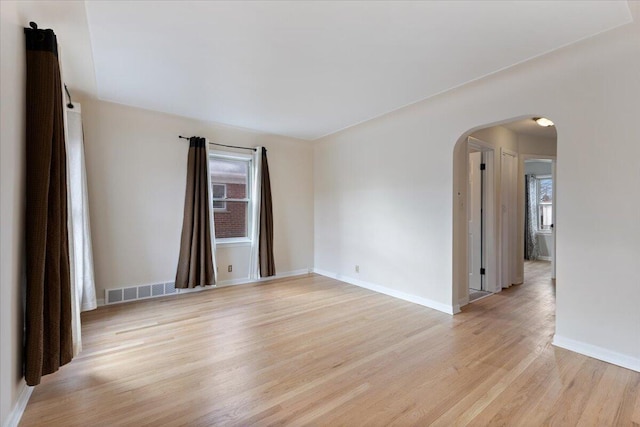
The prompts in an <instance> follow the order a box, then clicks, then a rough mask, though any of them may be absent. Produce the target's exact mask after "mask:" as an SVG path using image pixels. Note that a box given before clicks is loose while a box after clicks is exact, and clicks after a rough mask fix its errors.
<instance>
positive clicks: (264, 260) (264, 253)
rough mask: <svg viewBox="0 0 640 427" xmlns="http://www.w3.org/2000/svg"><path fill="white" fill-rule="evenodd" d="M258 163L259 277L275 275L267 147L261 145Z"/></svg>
mask: <svg viewBox="0 0 640 427" xmlns="http://www.w3.org/2000/svg"><path fill="white" fill-rule="evenodd" d="M261 151H262V156H261V157H262V158H261V165H260V172H261V174H260V236H259V238H258V241H259V243H258V253H259V259H260V277H269V276H275V274H276V263H275V259H274V258H273V206H272V205H273V202H272V200H271V179H270V177H269V162H268V161H267V149H266V148H264V147H262V150H261Z"/></svg>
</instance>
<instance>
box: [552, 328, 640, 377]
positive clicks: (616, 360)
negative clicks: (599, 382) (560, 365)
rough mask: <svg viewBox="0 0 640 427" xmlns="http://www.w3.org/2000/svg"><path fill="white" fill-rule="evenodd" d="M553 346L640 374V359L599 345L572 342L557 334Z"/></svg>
mask: <svg viewBox="0 0 640 427" xmlns="http://www.w3.org/2000/svg"><path fill="white" fill-rule="evenodd" d="M552 344H553V345H555V346H556V347H560V348H564V349H566V350H571V351H575V352H576V353H580V354H583V355H585V356H589V357H593V358H595V359H598V360H602V361H605V362H607V363H612V364H614V365H618V366H622V367H623V368H627V369H631V370H632V371H636V372H640V358H636V357H632V356H628V355H626V354H621V353H617V352H615V351H611V350H608V349H606V348H603V347H599V346H597V345H593V344H587V343H585V342H582V341H576V340H572V339H571V338H565V337H563V336H560V335H558V334H555V335H554V336H553V343H552Z"/></svg>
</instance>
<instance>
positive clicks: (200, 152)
mask: <svg viewBox="0 0 640 427" xmlns="http://www.w3.org/2000/svg"><path fill="white" fill-rule="evenodd" d="M210 176H211V175H210V173H209V153H208V146H207V142H206V140H205V139H204V138H200V137H191V138H190V139H189V154H188V157H187V188H186V192H185V200H184V217H183V222H182V237H181V240H180V255H179V259H178V271H177V273H176V288H182V289H184V288H194V287H196V286H211V285H215V283H216V278H215V268H214V265H215V264H214V253H215V252H214V251H215V243H214V241H213V236H214V235H215V233H214V232H213V204H212V195H211V179H210Z"/></svg>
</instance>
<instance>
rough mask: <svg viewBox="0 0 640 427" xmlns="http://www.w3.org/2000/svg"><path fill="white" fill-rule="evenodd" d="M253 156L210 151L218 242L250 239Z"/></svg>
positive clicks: (214, 215) (214, 218)
mask: <svg viewBox="0 0 640 427" xmlns="http://www.w3.org/2000/svg"><path fill="white" fill-rule="evenodd" d="M251 167H252V161H251V157H246V156H242V155H240V154H238V155H235V154H229V155H227V154H217V153H211V154H210V157H209V170H210V174H211V189H212V191H211V192H212V195H213V221H214V224H215V235H216V236H215V237H216V242H217V243H230V242H244V241H249V240H250V234H249V224H250V222H249V221H250V218H249V215H250V206H251Z"/></svg>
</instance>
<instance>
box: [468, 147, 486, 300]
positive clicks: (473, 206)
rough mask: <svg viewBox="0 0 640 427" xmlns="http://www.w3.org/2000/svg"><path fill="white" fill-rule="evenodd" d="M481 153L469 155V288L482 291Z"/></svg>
mask: <svg viewBox="0 0 640 427" xmlns="http://www.w3.org/2000/svg"><path fill="white" fill-rule="evenodd" d="M481 163H482V153H481V152H480V151H477V152H475V153H469V190H468V191H469V201H468V206H469V214H468V218H469V241H468V248H469V249H468V250H469V288H470V289H477V290H483V286H482V285H483V284H482V276H481V275H480V268H481V267H482V177H481V173H482V172H481V171H480V164H481Z"/></svg>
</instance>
